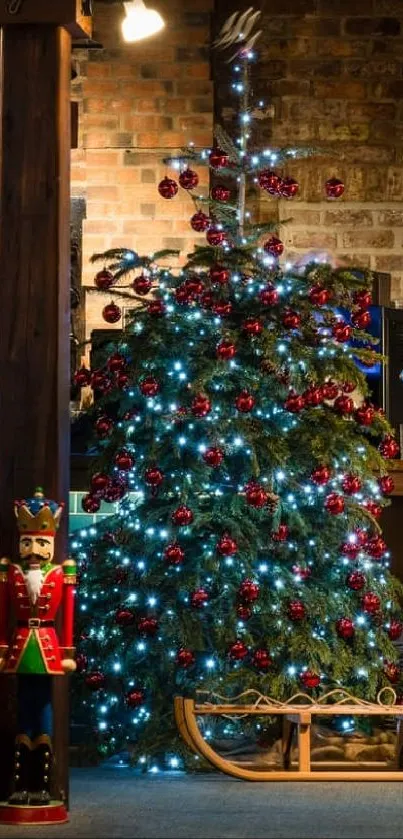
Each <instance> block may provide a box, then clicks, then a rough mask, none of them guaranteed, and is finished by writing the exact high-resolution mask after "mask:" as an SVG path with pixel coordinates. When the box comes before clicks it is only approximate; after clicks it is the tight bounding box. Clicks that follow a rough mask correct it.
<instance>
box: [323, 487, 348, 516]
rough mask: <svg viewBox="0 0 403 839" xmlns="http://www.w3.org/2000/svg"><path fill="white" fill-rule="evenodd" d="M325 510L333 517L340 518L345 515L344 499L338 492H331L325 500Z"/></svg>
mask: <svg viewBox="0 0 403 839" xmlns="http://www.w3.org/2000/svg"><path fill="white" fill-rule="evenodd" d="M325 509H326V510H327V511H328V513H330V514H331V515H332V516H338V515H340V513H344V498H343V496H342V495H338V494H337V492H331V493H330V495H328V496H327V497H326V499H325Z"/></svg>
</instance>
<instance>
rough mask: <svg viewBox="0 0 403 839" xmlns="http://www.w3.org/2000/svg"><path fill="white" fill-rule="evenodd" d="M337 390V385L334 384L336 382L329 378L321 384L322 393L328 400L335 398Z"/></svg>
mask: <svg viewBox="0 0 403 839" xmlns="http://www.w3.org/2000/svg"><path fill="white" fill-rule="evenodd" d="M338 392H339V386H338V385H337V384H336V382H332V381H331V380H329V381H328V382H325V383H324V384H323V385H322V393H323V398H324V399H329V400H330V401H333V399H336V396H337V394H338Z"/></svg>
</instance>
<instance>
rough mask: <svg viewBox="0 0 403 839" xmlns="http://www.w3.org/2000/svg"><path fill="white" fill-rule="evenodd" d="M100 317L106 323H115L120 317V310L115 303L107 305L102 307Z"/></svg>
mask: <svg viewBox="0 0 403 839" xmlns="http://www.w3.org/2000/svg"><path fill="white" fill-rule="evenodd" d="M102 317H103V319H104V320H106V322H107V323H117V322H118V320H120V318H121V317H122V310H121V309H120V308H119V306H117V305H116V303H108V305H107V306H104V308H103V309H102Z"/></svg>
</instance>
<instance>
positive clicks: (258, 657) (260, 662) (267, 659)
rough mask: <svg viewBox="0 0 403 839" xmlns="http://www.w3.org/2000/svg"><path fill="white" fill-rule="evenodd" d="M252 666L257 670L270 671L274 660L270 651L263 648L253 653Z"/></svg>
mask: <svg viewBox="0 0 403 839" xmlns="http://www.w3.org/2000/svg"><path fill="white" fill-rule="evenodd" d="M252 664H253V666H254V667H256V669H257V670H268V669H269V667H271V666H272V664H273V659H272V658H271V656H270V653H269V651H268V650H266V649H265V648H264V647H262V648H260V649H259V650H255V652H254V653H253V655H252Z"/></svg>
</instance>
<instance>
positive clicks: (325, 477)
mask: <svg viewBox="0 0 403 839" xmlns="http://www.w3.org/2000/svg"><path fill="white" fill-rule="evenodd" d="M331 474H332V473H331V470H330V469H329V467H328V466H324V465H321V466H317V467H316V469H314V470H313V472H311V481H313V482H314V484H317V486H324V484H327V483H328V482H329V481H330V477H331Z"/></svg>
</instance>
